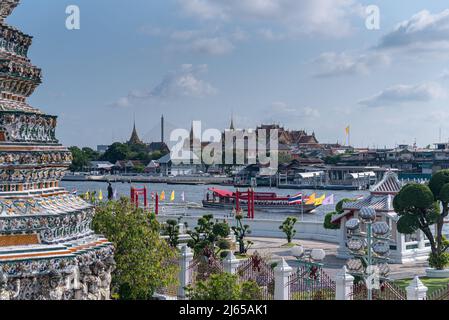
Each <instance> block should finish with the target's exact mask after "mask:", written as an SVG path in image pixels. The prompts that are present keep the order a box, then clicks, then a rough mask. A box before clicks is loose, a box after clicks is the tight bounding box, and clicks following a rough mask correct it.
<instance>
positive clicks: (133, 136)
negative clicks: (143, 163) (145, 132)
mask: <svg viewBox="0 0 449 320" xmlns="http://www.w3.org/2000/svg"><path fill="white" fill-rule="evenodd" d="M128 144H144V143H143V142H142V140H140V138H139V135H138V134H137V129H136V122H134V128H133V132H132V134H131V138H130V139H129V141H128Z"/></svg>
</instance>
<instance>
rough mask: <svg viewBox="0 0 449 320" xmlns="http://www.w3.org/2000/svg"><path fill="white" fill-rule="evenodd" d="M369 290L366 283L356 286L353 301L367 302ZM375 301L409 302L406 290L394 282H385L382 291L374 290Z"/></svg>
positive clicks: (381, 287)
mask: <svg viewBox="0 0 449 320" xmlns="http://www.w3.org/2000/svg"><path fill="white" fill-rule="evenodd" d="M367 297H368V289H367V287H366V284H365V282H362V281H361V282H359V283H357V284H354V287H353V292H352V299H353V300H367ZM372 297H373V300H407V293H406V291H405V290H404V289H402V288H400V287H399V286H397V285H395V284H394V283H392V282H383V283H382V284H381V285H380V289H373V290H372Z"/></svg>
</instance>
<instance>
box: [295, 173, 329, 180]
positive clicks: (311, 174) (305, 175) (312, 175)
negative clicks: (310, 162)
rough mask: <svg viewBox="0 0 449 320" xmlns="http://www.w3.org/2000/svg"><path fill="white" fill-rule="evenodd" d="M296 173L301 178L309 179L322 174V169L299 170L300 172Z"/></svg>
mask: <svg viewBox="0 0 449 320" xmlns="http://www.w3.org/2000/svg"><path fill="white" fill-rule="evenodd" d="M298 174H299V176H300V177H301V178H303V179H310V178H314V177H319V176H322V175H323V174H324V171H316V172H301V173H298Z"/></svg>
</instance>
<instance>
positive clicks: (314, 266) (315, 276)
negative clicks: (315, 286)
mask: <svg viewBox="0 0 449 320" xmlns="http://www.w3.org/2000/svg"><path fill="white" fill-rule="evenodd" d="M291 255H292V256H294V257H295V258H296V260H297V261H298V268H297V273H298V274H300V271H301V267H304V268H305V269H306V274H305V275H308V277H307V278H306V279H307V280H308V281H307V282H306V283H307V285H310V284H312V283H313V282H314V281H319V280H320V270H321V269H322V267H323V264H322V263H321V262H322V261H323V260H324V258H325V257H326V252H325V251H324V250H323V249H312V250H305V249H304V247H303V246H295V247H293V248H292V249H291Z"/></svg>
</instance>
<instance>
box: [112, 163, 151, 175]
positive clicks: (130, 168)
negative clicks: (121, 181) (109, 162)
mask: <svg viewBox="0 0 449 320" xmlns="http://www.w3.org/2000/svg"><path fill="white" fill-rule="evenodd" d="M142 167H145V165H144V163H143V162H142V161H139V160H119V161H117V162H116V163H115V164H114V170H115V171H119V172H121V173H134V172H136V171H137V169H138V168H142Z"/></svg>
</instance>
